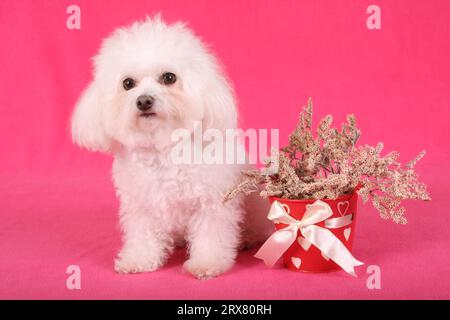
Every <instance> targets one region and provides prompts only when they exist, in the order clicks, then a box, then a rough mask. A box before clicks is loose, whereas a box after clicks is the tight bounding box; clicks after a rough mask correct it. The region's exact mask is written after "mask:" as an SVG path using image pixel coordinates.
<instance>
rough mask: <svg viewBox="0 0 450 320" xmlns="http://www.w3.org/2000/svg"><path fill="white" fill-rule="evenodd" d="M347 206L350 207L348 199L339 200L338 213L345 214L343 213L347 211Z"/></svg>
mask: <svg viewBox="0 0 450 320" xmlns="http://www.w3.org/2000/svg"><path fill="white" fill-rule="evenodd" d="M348 207H350V203H349V202H348V201H341V202H338V204H337V208H338V211H339V214H340V215H341V216H345V214H346V213H347V210H348Z"/></svg>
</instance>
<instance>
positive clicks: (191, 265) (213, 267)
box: [184, 258, 233, 280]
mask: <svg viewBox="0 0 450 320" xmlns="http://www.w3.org/2000/svg"><path fill="white" fill-rule="evenodd" d="M232 266H233V261H231V262H227V261H220V262H217V261H215V262H213V261H209V262H208V261H206V262H205V261H198V260H194V259H192V258H191V259H189V260H187V261H186V262H185V263H184V269H185V270H186V271H188V272H189V273H191V274H192V275H193V276H194V277H196V278H198V279H201V280H207V279H210V278H213V277H216V276H218V275H221V274H222V273H224V272H226V271H228V270H229V269H231V267H232Z"/></svg>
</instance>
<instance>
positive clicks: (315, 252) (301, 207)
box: [269, 191, 358, 272]
mask: <svg viewBox="0 0 450 320" xmlns="http://www.w3.org/2000/svg"><path fill="white" fill-rule="evenodd" d="M269 200H270V202H271V203H273V202H274V201H275V200H277V201H278V202H279V203H280V204H281V205H282V206H283V208H284V209H285V211H286V212H287V213H288V214H289V215H290V216H291V217H293V218H295V219H296V220H301V219H302V218H303V215H304V214H305V212H306V206H307V205H310V204H313V203H314V202H315V201H316V200H290V199H283V198H277V197H270V198H269ZM357 200H358V194H357V193H356V191H355V192H353V193H352V194H349V195H345V196H341V197H339V198H337V199H335V200H329V199H323V200H321V201H323V202H325V203H326V204H328V205H329V206H330V208H331V210H332V212H333V215H332V216H330V217H329V219H332V218H342V217H344V216H348V215H352V216H351V223H349V224H348V225H346V226H344V227H339V228H327V229H328V230H330V231H331V232H332V233H333V234H334V235H335V236H336V237H337V238H338V239H339V241H341V242H342V244H343V245H344V246H345V247H346V248H347V249H348V250H349V251H350V252H352V246H353V237H354V234H355V218H356V211H357ZM347 218H350V217H347ZM317 226H319V227H322V228H326V221H322V222H319V223H317ZM275 227H276V229H277V230H280V229H283V228H286V227H287V226H286V225H285V224H282V223H278V224H275ZM283 260H284V264H285V265H286V266H287V267H288V268H289V269H290V270H293V271H304V272H329V271H336V270H341V267H340V266H339V265H337V264H336V263H335V262H333V261H332V260H331V259H330V258H329V257H327V256H326V255H325V254H323V253H322V252H321V251H320V250H319V249H318V248H317V247H315V246H314V245H313V244H311V243H310V242H308V241H307V240H306V239H305V238H303V237H302V235H301V233H300V231H298V233H297V239H296V241H295V242H294V243H293V244H292V245H291V246H290V247H289V249H288V250H287V251H286V252H285V253H284V254H283Z"/></svg>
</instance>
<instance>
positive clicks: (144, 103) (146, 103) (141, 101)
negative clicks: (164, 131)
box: [136, 94, 155, 111]
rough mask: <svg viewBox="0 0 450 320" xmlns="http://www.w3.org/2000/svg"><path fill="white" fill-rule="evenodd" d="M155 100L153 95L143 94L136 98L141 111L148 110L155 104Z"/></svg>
mask: <svg viewBox="0 0 450 320" xmlns="http://www.w3.org/2000/svg"><path fill="white" fill-rule="evenodd" d="M154 101H155V99H154V98H153V97H152V96H148V95H145V94H143V95H141V96H139V97H138V98H137V99H136V107H137V108H138V109H139V110H141V111H147V110H149V109H150V108H151V107H152V106H153V102H154Z"/></svg>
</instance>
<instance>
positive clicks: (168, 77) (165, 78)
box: [160, 72, 177, 86]
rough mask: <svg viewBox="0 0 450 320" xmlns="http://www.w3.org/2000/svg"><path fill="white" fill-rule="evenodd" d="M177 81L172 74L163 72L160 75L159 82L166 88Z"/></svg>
mask: <svg viewBox="0 0 450 320" xmlns="http://www.w3.org/2000/svg"><path fill="white" fill-rule="evenodd" d="M175 81H177V76H176V75H175V74H173V73H172V72H165V73H163V74H162V75H161V79H160V82H161V83H163V84H165V85H166V86H168V85H171V84H174V83H175Z"/></svg>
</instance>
